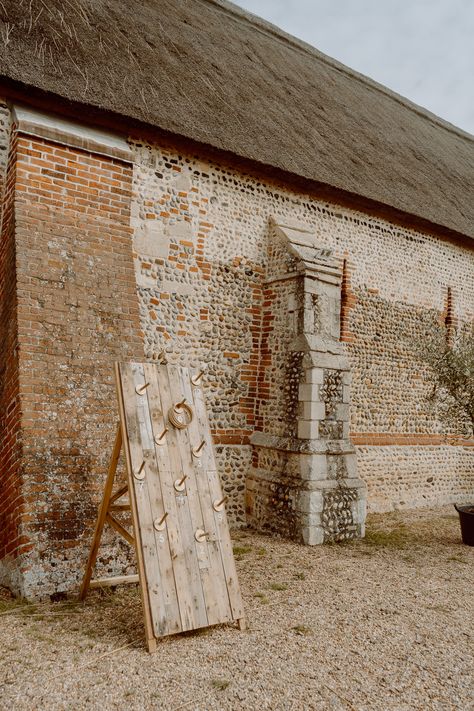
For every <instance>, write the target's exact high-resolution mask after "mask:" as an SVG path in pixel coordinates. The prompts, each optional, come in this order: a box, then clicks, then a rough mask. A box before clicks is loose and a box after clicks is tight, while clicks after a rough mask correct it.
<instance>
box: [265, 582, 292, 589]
mask: <svg viewBox="0 0 474 711" xmlns="http://www.w3.org/2000/svg"><path fill="white" fill-rule="evenodd" d="M269 588H270V590H288V585H287V583H271V584H270V585H269Z"/></svg>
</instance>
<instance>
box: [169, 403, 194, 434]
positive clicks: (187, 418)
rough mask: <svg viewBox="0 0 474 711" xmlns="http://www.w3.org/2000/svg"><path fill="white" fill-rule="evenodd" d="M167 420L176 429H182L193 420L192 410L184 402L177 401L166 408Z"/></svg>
mask: <svg viewBox="0 0 474 711" xmlns="http://www.w3.org/2000/svg"><path fill="white" fill-rule="evenodd" d="M168 420H169V421H170V424H172V425H173V427H175V428H176V429H177V430H184V429H186V427H187V426H188V425H189V424H190V423H191V422H192V420H193V411H192V409H191V407H190V406H189V405H188V404H187V403H186V402H179V403H178V404H177V405H173V407H170V409H169V410H168Z"/></svg>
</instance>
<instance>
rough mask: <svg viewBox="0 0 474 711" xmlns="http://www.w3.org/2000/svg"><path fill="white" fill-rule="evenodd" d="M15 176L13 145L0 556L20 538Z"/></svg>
mask: <svg viewBox="0 0 474 711" xmlns="http://www.w3.org/2000/svg"><path fill="white" fill-rule="evenodd" d="M2 177H3V176H2ZM15 179H16V154H15V145H13V146H12V150H11V152H10V161H9V164H8V168H7V175H6V182H5V195H4V203H3V220H2V236H1V243H0V354H1V357H0V559H2V558H5V557H7V556H8V557H9V558H10V557H11V556H13V555H14V554H15V553H16V552H17V551H18V550H19V547H20V543H21V542H20V538H19V535H20V529H19V524H20V514H21V506H22V493H21V484H20V454H21V444H20V398H19V384H18V374H19V368H18V339H17V319H16V306H17V299H16V264H15V260H16V255H15V211H14V192H15ZM2 183H3V181H2ZM2 188H3V184H2Z"/></svg>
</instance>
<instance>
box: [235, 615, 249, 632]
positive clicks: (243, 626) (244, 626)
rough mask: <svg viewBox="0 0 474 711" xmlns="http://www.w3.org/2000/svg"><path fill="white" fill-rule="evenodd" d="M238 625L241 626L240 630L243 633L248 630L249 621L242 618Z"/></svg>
mask: <svg viewBox="0 0 474 711" xmlns="http://www.w3.org/2000/svg"><path fill="white" fill-rule="evenodd" d="M237 624H238V626H239V630H241V631H242V632H243V631H244V630H246V629H247V620H246V619H245V617H241V618H240V620H237Z"/></svg>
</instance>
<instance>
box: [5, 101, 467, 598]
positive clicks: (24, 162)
mask: <svg viewBox="0 0 474 711" xmlns="http://www.w3.org/2000/svg"><path fill="white" fill-rule="evenodd" d="M11 129H12V127H11V125H10V119H9V112H8V110H7V109H6V107H5V108H3V109H2V112H1V115H0V138H1V151H0V162H1V166H2V170H3V185H4V189H3V220H2V248H1V251H0V270H1V287H0V289H1V298H2V305H1V311H0V338H1V342H2V344H3V345H2V348H3V351H4V353H5V356H4V357H3V356H2V358H3V363H2V370H1V373H0V377H1V391H0V406H1V410H0V418H1V422H0V426H1V431H2V445H1V447H2V449H1V454H0V457H1V459H0V462H1V473H2V476H1V479H0V487H1V489H0V490H1V494H0V523H1V525H0V531H1V535H0V557H1V559H2V560H1V562H0V582H1V583H4V584H6V585H9V586H10V587H11V588H12V589H13V590H14V591H15V592H18V593H20V594H23V595H25V596H26V597H30V598H34V597H39V598H41V597H47V596H49V595H51V594H54V593H58V592H61V591H70V590H74V589H75V588H77V586H78V584H79V581H80V578H81V575H82V572H83V566H84V562H85V558H86V555H87V549H88V546H89V544H90V539H91V535H92V531H93V525H94V521H95V515H96V508H97V504H98V501H99V498H100V494H101V491H102V486H103V482H104V476H105V472H106V468H107V462H108V458H109V456H110V451H111V447H112V443H113V436H114V431H115V426H116V420H117V408H116V401H115V391H114V384H113V363H114V361H116V360H144V359H149V360H153V359H156V358H157V357H158V355H159V353H160V352H161V351H163V350H165V351H166V354H167V358H168V361H169V362H171V363H180V364H182V365H187V366H190V367H193V368H201V367H202V366H205V368H206V377H205V394H206V400H207V404H208V410H209V415H210V418H211V428H212V432H213V436H214V442H215V447H216V454H217V459H218V466H219V472H220V475H221V478H222V483H223V487H224V490H225V492H226V494H227V495H228V496H229V502H228V515H229V518H230V521H231V524H232V525H234V526H241V525H245V524H246V523H247V522H249V521H250V522H251V523H252V524H254V525H257V526H259V527H261V528H267V529H268V530H271V531H275V532H277V533H278V532H281V533H283V534H284V535H292V536H295V537H298V536H299V537H300V538H301V537H303V538H304V536H305V535H308V536H310V535H311V536H313V538H312V539H311V540H308V541H307V542H321V541H322V540H333V539H340V538H341V537H344V536H346V535H347V536H349V537H351V536H352V535H360V533H361V532H362V528H363V521H362V518H363V508H364V505H363V501H362V500H363V499H364V500H365V496H366V497H367V507H368V510H372V511H375V510H377V511H387V510H391V509H393V508H394V507H397V506H402V507H412V506H420V505H435V504H441V503H447V502H451V501H453V500H455V499H462V498H465V497H466V496H467V495H468V494H469V492H470V491H472V488H473V485H474V466H473V464H474V448H473V447H472V443H471V442H460V441H459V440H458V439H457V438H456V437H455V436H454V435H453V436H452V437H447V436H446V434H445V426H444V425H442V424H441V423H440V422H438V421H437V419H436V417H435V414H434V413H433V412H432V411H430V409H429V408H428V406H427V404H426V397H425V396H426V393H427V384H426V381H425V374H424V372H423V367H422V366H420V364H419V362H418V360H417V358H416V354H415V351H416V341H417V338H418V334H419V333H420V331H422V332H429V331H430V329H431V328H434V327H435V326H436V324H438V323H439V321H440V319H441V320H442V319H443V318H444V316H443V314H445V313H446V309H447V298H448V297H447V294H448V288H449V290H450V291H449V293H450V297H449V299H450V301H449V312H450V316H451V319H452V321H453V323H454V322H455V324H457V325H460V324H462V323H465V322H468V321H472V319H473V317H474V313H473V311H474V306H473V305H474V293H473V292H474V279H473V271H474V254H473V250H472V249H471V248H470V247H468V246H467V244H464V245H463V244H461V243H460V242H459V243H456V242H454V241H448V240H446V239H444V238H443V237H441V236H437V235H436V234H434V233H431V234H429V233H423V232H420V231H417V230H414V229H409V228H402V227H400V226H399V225H396V224H392V223H390V222H389V221H387V220H384V219H382V218H377V217H373V216H369V215H367V214H365V213H364V212H362V211H360V212H358V211H355V210H349V209H347V208H343V207H341V206H339V205H336V204H331V203H328V202H325V201H322V200H321V199H317V198H314V197H311V196H310V195H309V194H304V193H297V192H295V191H293V190H292V189H289V188H287V189H285V188H283V187H279V186H277V185H276V184H273V183H271V182H269V181H268V180H263V179H258V177H255V176H251V175H246V174H243V173H242V172H241V171H239V170H237V169H236V168H233V167H232V166H230V165H226V164H217V163H216V162H215V160H210V159H209V158H208V157H207V156H206V154H205V152H203V153H202V154H201V155H194V154H189V155H186V154H183V152H182V151H181V150H180V151H178V150H177V149H175V150H172V149H171V148H170V147H169V146H167V147H166V148H165V147H164V146H163V145H160V143H158V142H157V143H156V144H149V143H145V142H140V141H137V140H136V138H135V139H134V140H130V141H129V145H130V148H131V161H130V162H126V161H121V160H119V159H117V158H114V157H107V156H104V155H97V154H95V153H93V152H90V151H87V150H82V149H79V148H74V147H71V146H69V147H68V146H65V145H59V144H58V143H57V142H53V141H49V140H47V139H44V138H38V137H32V136H27V135H24V134H22V133H21V132H18V131H16V130H15V126H13V130H11ZM7 160H8V168H7ZM275 225H278V226H280V227H283V228H286V227H289V229H292V228H294V227H295V226H297V227H298V229H300V230H302V231H303V233H304V234H306V235H311V239H312V240H313V245H314V248H312V249H313V252H314V254H316V253H318V254H323V259H325V258H326V257H324V255H325V254H327V255H328V256H327V259H332V260H335V262H337V264H338V265H339V266H338V267H337V271H338V273H339V274H340V278H336V277H334V284H333V286H334V289H336V290H337V294H338V296H337V298H336V291H331V290H329V291H328V289H327V288H326V287H327V285H324V284H323V285H322V286H321V284H322V282H320V281H318V279H319V277H317V276H314V274H313V275H312V274H309V275H308V274H306V275H304V273H303V272H304V269H303V268H302V269H303V271H301V270H300V272H301V273H302V274H303V276H302V277H301V278H299V277H298V278H293V277H292V276H291V275H292V272H291V269H292V268H293V267H292V262H291V259H295V253H294V251H292V247H291V241H290V242H288V244H286V243H284V241H283V242H278V240H279V239H283V238H282V237H281V231H280V232H278V230H277V228H276V227H275ZM308 239H309V238H308ZM278 250H281V255H280V256H281V260H282V261H283V262H285V265H286V267H287V268H288V273H289V278H288V279H286V277H285V280H283V281H281V282H276V281H272V279H271V277H272V270H273V268H274V266H273V265H274V262H275V257H276V256H277V252H278ZM285 250H286V251H285ZM318 250H319V252H318ZM314 254H313V257H314ZM285 255H286V256H285ZM288 255H289V256H288ZM290 257H291V259H290ZM300 257H301V255H300ZM300 257H298V259H299V258H300ZM313 257H311V258H313ZM301 259H302V262H301V263H303V262H304V261H305V260H304V258H303V257H301ZM285 260H287V261H285ZM320 266H321V269H322V270H323V271H324V270H325V269H326V267H325V266H324V264H323V265H320ZM298 269H299V267H297V269H296V271H298ZM331 269H333V267H331ZM334 269H336V268H335V267H334ZM300 272H298V273H300ZM313 277H314V278H313ZM316 282H317V283H318V284H319V286H318V285H316ZM331 289H332V287H331ZM311 319H313V320H312V322H311V323H310V321H311ZM336 323H337V328H336ZM323 331H324V333H323ZM336 336H337V337H336ZM300 337H301V338H305V339H306V341H307V342H309V341H311V339H313V340H312V341H311V343H312V344H313V345H311V347H310V348H308V349H307V350H306V351H305V350H304V349H302V350H301V351H298V348H297V347H296V346H295V343H299V342H300V341H298V338H300ZM319 337H321V338H322V339H323V340H324V343H322V341H317V340H315V339H318V338H319ZM308 339H309V340H308ZM321 343H322V345H321ZM335 343H336V344H337V348H336V346H335V345H334V344H335ZM315 344H316V345H315ZM318 344H319V345H318ZM315 349H316V350H315ZM318 349H319V350H318ZM324 349H326V350H324ZM334 349H335V350H337V352H334V353H332V355H331V352H332V350H334ZM338 349H340V350H338ZM317 353H324V354H326V355H325V356H324V357H325V358H326V360H325V361H324V363H325V364H326V365H325V367H322V368H319V367H318V363H317ZM329 356H331V358H333V360H331V359H330V358H329ZM337 358H338V359H339V360H334V359H337ZM344 359H345V360H344ZM346 361H347V366H346ZM319 371H321V372H319ZM305 385H307V386H309V389H308V388H306V389H301V387H302V386H305ZM307 392H308V393H310V394H311V398H310V399H309V400H308V399H304V398H305V397H306V395H304V393H307ZM313 393H314V396H313ZM304 422H306V423H308V424H301V423H304ZM295 426H296V429H295ZM298 426H299V430H298ZM448 434H450V433H448ZM265 438H266V439H265ZM298 440H301V441H308V440H309V441H310V442H311V441H312V442H319V445H320V449H318V451H317V452H315V451H312V452H311V454H310V455H308V456H310V457H313V459H312V460H311V462H312V463H311V466H309V468H307V469H305V467H306V464H307V462H308V460H307V459H305V458H304V456H306V455H304V454H303V453H302V452H301V451H300V450H301V447H300V448H299V449H298V446H297V445H295V442H298ZM328 442H330V443H335V442H336V443H339V444H338V445H337V447H335V445H334V446H333V445H331V446H329V448H328ZM348 442H351V443H352V445H353V451H352V450H351V449H350V448H349V445H348V444H347V443H348ZM341 443H345V444H341ZM319 445H318V446H319ZM470 445H471V446H470ZM331 447H332V448H331ZM313 449H314V447H313ZM316 449H317V448H316ZM322 453H324V457H323V456H322ZM318 457H319V458H318ZM323 459H324V461H323ZM311 467H312V468H311ZM321 467H323V469H324V471H322V469H321ZM305 471H306V472H310V474H307V476H308V477H309V482H310V484H311V486H306V484H305V485H304V486H301V485H300V481H301V480H304V477H305V476H306V475H305V473H304V472H305ZM305 481H306V480H305ZM351 481H352V482H353V483H354V482H355V484H354V486H352V485H351V484H350V482H351ZM361 481H362V482H363V483H364V487H362V486H361V485H360V484H359V482H361ZM318 482H319V483H318ZM305 487H306V488H305ZM365 487H366V489H367V491H366V494H365ZM321 491H322V492H323V494H321V493H320V492H321ZM315 492H316V493H315ZM305 512H306V513H305ZM280 522H281V523H280ZM303 529H304V530H305V531H306V533H303ZM310 529H311V530H310ZM317 530H318V531H319V532H320V534H321V535H319V533H318V534H317V535H316V533H315V532H317ZM308 531H309V532H310V533H308ZM318 536H319V538H318ZM316 539H318V540H316ZM133 569H134V568H133V560H132V559H131V557H130V554H129V550H128V546H127V545H126V544H125V543H124V542H122V541H121V540H119V539H118V538H117V537H116V536H115V535H114V534H113V533H112V532H108V533H107V537H106V540H105V545H104V547H103V548H102V550H101V555H100V562H99V567H98V573H99V574H122V573H127V572H132V571H133Z"/></svg>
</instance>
